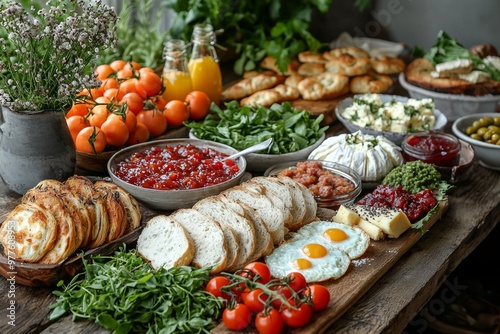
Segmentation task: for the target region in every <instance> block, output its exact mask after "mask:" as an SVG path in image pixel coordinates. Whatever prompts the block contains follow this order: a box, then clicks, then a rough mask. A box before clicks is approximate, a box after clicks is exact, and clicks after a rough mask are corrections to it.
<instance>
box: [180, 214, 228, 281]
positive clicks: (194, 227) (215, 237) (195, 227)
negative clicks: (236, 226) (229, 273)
mask: <svg viewBox="0 0 500 334" xmlns="http://www.w3.org/2000/svg"><path fill="white" fill-rule="evenodd" d="M170 218H173V219H175V220H176V221H178V222H179V224H181V225H182V226H183V227H184V228H185V229H186V231H188V233H189V235H191V238H192V239H193V242H194V246H195V253H194V258H193V261H192V265H193V266H195V267H197V268H206V267H210V268H212V269H211V270H210V273H211V274H217V273H219V272H221V271H222V270H224V268H225V267H226V263H227V246H226V241H225V240H224V234H223V232H222V228H221V227H220V225H219V223H218V222H216V221H215V220H213V219H212V218H210V217H208V216H206V215H204V214H202V213H201V212H199V211H198V210H195V209H180V210H177V211H175V212H174V213H172V214H171V215H170Z"/></svg>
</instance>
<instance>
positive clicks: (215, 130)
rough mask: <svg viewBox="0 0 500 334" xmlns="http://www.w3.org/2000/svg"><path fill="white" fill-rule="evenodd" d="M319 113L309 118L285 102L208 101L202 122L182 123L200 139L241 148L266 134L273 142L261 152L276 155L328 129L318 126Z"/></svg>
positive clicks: (310, 141) (308, 142)
mask: <svg viewBox="0 0 500 334" xmlns="http://www.w3.org/2000/svg"><path fill="white" fill-rule="evenodd" d="M323 117H324V116H323V115H320V116H318V117H317V118H312V117H310V115H309V113H308V112H307V111H305V110H298V109H295V108H294V107H292V105H291V104H290V103H289V102H285V103H283V104H274V105H273V106H271V107H270V108H265V107H249V106H246V107H241V108H240V106H239V104H238V101H231V102H228V103H226V104H225V109H224V110H223V109H221V108H219V107H218V106H217V105H215V104H212V106H211V107H210V113H209V114H208V115H207V116H206V117H205V119H204V120H203V122H200V123H196V122H193V121H190V122H186V123H185V125H186V126H187V127H188V128H191V129H192V130H193V133H194V135H195V136H196V137H197V138H200V139H207V140H213V141H216V142H219V143H223V144H226V145H229V146H232V147H234V148H235V149H237V150H243V149H245V148H247V147H250V146H252V145H255V144H257V143H260V142H262V141H264V140H266V139H268V138H270V137H272V138H273V144H272V145H271V146H270V147H269V148H268V149H267V150H266V151H265V152H263V153H268V154H280V153H290V152H295V151H298V150H301V149H303V148H305V147H307V146H310V145H312V144H314V143H315V142H316V141H317V140H318V139H319V138H320V137H321V136H322V135H323V133H324V132H325V131H326V130H327V129H328V126H324V127H320V123H321V121H322V120H323Z"/></svg>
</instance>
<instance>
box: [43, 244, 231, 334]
mask: <svg viewBox="0 0 500 334" xmlns="http://www.w3.org/2000/svg"><path fill="white" fill-rule="evenodd" d="M83 264H84V271H83V272H82V273H80V274H78V275H76V276H75V277H74V278H73V279H72V280H71V282H69V284H68V285H65V284H64V283H63V282H62V281H61V282H59V284H58V286H60V287H63V290H62V291H59V290H56V291H54V292H53V293H54V294H55V295H56V296H57V300H56V302H55V303H54V304H52V305H51V306H50V308H51V309H52V310H53V311H52V313H51V314H50V316H49V319H50V320H54V319H58V318H60V317H61V316H63V315H64V314H66V313H67V312H71V313H72V314H73V320H76V319H80V318H83V319H89V320H94V321H95V322H97V323H98V324H99V325H101V326H102V327H104V328H105V329H107V330H110V331H113V333H128V332H142V333H144V332H145V333H160V332H161V333H208V332H209V331H210V329H212V328H213V327H215V325H216V322H215V319H218V318H219V316H220V312H221V309H222V302H221V301H220V300H219V299H217V298H215V297H214V296H212V295H211V294H209V293H208V292H206V291H205V290H204V286H205V285H206V283H207V282H208V280H209V278H210V275H209V269H207V268H205V269H196V268H194V267H188V266H184V267H179V268H172V269H168V270H167V269H164V268H160V269H159V270H156V271H155V270H153V269H152V268H151V267H150V265H149V264H148V263H146V262H145V261H144V260H143V259H142V258H141V257H140V256H139V255H138V254H137V252H136V251H135V250H130V251H126V250H125V247H122V248H120V250H119V251H117V252H115V254H114V255H113V256H99V255H98V256H92V257H91V259H90V260H89V261H87V260H85V259H83Z"/></svg>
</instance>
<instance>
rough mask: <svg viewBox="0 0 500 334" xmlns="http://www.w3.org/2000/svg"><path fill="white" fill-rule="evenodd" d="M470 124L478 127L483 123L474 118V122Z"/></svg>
mask: <svg viewBox="0 0 500 334" xmlns="http://www.w3.org/2000/svg"><path fill="white" fill-rule="evenodd" d="M472 126H473V127H475V128H476V129H479V128H480V127H482V126H483V124H482V123H481V122H480V120H479V119H478V120H476V121H474V122H472Z"/></svg>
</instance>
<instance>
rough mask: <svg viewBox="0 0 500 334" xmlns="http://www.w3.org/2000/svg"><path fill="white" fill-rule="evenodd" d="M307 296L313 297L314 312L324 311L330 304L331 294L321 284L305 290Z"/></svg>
mask: <svg viewBox="0 0 500 334" xmlns="http://www.w3.org/2000/svg"><path fill="white" fill-rule="evenodd" d="M304 295H305V296H311V302H312V305H313V308H314V311H321V310H324V309H325V308H326V307H327V306H328V303H329V302H330V292H329V291H328V289H327V288H325V287H324V286H323V285H320V284H312V285H310V286H308V287H307V288H306V289H305V290H304Z"/></svg>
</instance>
